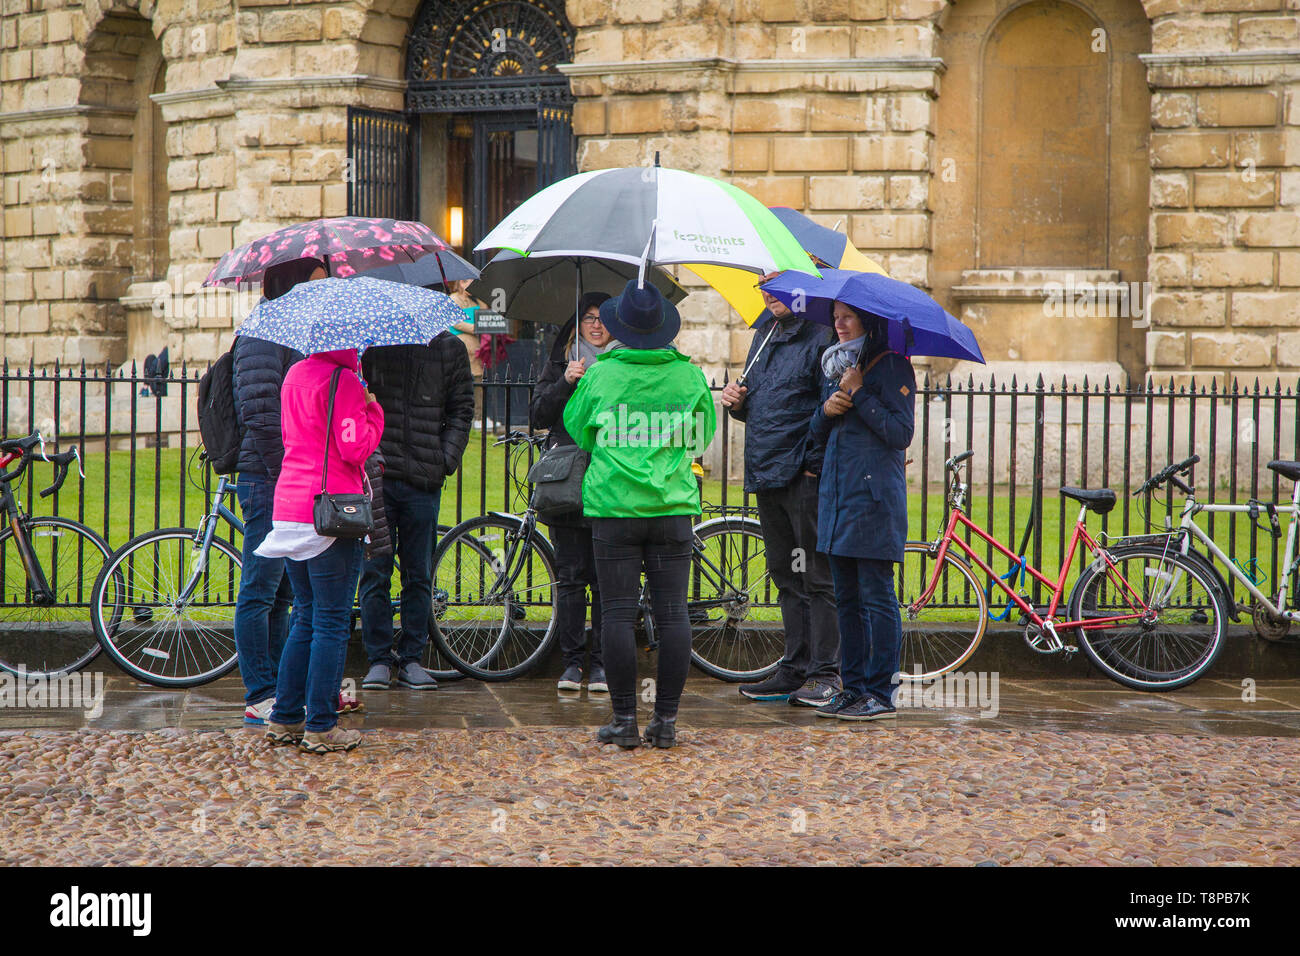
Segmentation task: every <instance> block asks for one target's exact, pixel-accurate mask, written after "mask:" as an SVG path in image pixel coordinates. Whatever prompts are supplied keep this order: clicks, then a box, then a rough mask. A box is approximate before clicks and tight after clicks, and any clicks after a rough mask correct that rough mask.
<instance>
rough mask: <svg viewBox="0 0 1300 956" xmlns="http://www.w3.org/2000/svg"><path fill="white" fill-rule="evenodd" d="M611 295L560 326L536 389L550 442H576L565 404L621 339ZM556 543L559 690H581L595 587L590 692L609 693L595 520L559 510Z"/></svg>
mask: <svg viewBox="0 0 1300 956" xmlns="http://www.w3.org/2000/svg"><path fill="white" fill-rule="evenodd" d="M608 299H609V295H608V294H607V293H604V292H588V293H587V294H586V295H584V296H583V297H582V298H581V299H580V300H579V302H578V315H579V316H580V317H581V318H580V320H579V321H578V322H576V323H575V322H574V320H573V319H570V320H569V321H568V322H566V323H565V324H564V325H563V326H561V327H560V331H559V334H558V335H557V336H556V338H555V345H554V346H553V347H552V348H551V359H550V361H549V362H547V363H546V368H544V369H543V370H542V374H541V377H540V378H539V379H538V380H537V387H536V388H535V389H534V390H533V404H532V408H531V412H532V425H533V428H534V429H542V428H549V429H550V434H549V435H548V436H547V439H546V447H547V448H554V447H556V446H557V445H572V444H573V443H574V442H573V438H572V437H570V435H569V433H568V432H567V431H565V430H564V422H563V421H562V419H563V417H564V406H565V405H566V404H567V403H568V401H569V399H570V398H571V397H572V396H573V393H574V391H575V390H576V389H577V387H578V383H579V382H581V381H582V378H583V376H584V375H586V374H587V372H588V371H590V370H591V369H592V368H593V367H595V365H596V360H597V359H598V358H600V356H601V355H603V354H605V353H606V352H608V351H609V350H610V349H611V348H613V347H614V346H615V345H616V344H617V343H616V342H615V341H614V337H613V336H611V335H610V334H609V330H608V329H606V328H605V326H604V325H602V324H601V321H600V307H601V305H602V304H603V303H604V302H605V301H607V300H608ZM547 524H549V525H550V528H551V543H552V544H553V545H554V546H555V568H556V577H557V581H556V583H555V587H556V590H557V591H558V592H559V595H558V597H557V599H556V611H555V617H556V622H557V626H558V629H559V632H560V634H559V640H560V653H561V654H562V655H563V656H564V672H563V673H562V674H561V675H560V680H559V683H558V685H557V687H558V689H559V690H581V689H582V673H583V668H582V665H583V664H584V663H585V660H584V658H585V657H586V656H587V588H588V587H590V588H591V664H590V669H589V670H588V671H587V692H588V693H598V694H606V693H609V684H608V683H606V680H605V666H604V664H603V663H602V661H601V656H600V584H599V582H598V581H597V579H596V553H595V551H593V550H592V542H591V519H590V518H587V517H585V516H584V515H583V514H582V511H581V510H579V511H578V512H577V513H575V514H566V515H554V516H551V517H550V518H549V519H548V520H547Z"/></svg>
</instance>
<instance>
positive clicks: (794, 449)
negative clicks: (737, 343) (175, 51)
mask: <svg viewBox="0 0 1300 956" xmlns="http://www.w3.org/2000/svg"><path fill="white" fill-rule="evenodd" d="M764 315H767V313H764ZM776 321H778V320H777V319H774V318H772V317H771V316H770V315H768V318H767V320H766V321H762V319H761V317H760V321H758V322H756V323H755V325H754V340H753V341H752V342H751V343H750V345H749V357H748V358H746V359H745V364H746V365H748V364H749V361H750V359H752V358H753V357H754V352H755V351H757V349H758V347H759V346H760V345H762V344H763V340H764V339H766V338H767V333H768V332H769V331H770V330H771V328H772V323H773V322H776ZM834 342H835V333H834V332H833V331H831V329H829V328H827V327H826V326H824V325H818V324H816V323H814V322H807V321H802V320H801V321H800V322H799V323H798V325H797V326H795V328H794V329H793V331H785V330H784V329H780V328H778V329H777V330H776V331H775V332H773V333H772V338H771V339H770V340H769V341H768V343H767V347H766V348H764V349H763V353H762V354H761V355H759V357H758V361H756V362H754V366H753V368H751V369H750V370H749V376H748V378H746V379H745V386H746V387H747V388H748V389H749V391H748V392H747V393H746V395H745V401H744V402H742V403H741V406H740V408H739V409H730V408H729V409H727V414H729V415H730V416H731V417H732V418H734V419H736V421H740V422H745V426H746V427H745V490H746V491H747V492H749V493H750V494H753V493H754V492H756V491H773V490H778V489H781V488H788V487H789V486H790V485H791V484H793V483H794V480H795V479H796V478H798V477H799V475H800V474H802V473H803V472H804V471H811V472H812V473H813V474H814V475H816V474H820V473H821V455H822V451H821V449H820V448H819V447H816V446H815V445H814V444H813V442H812V440H811V438H810V436H809V434H808V420H809V419H810V418H811V417H812V414H813V412H814V411H815V410H816V409H817V407H818V406H819V405H820V404H821V402H822V398H821V385H822V382H823V381H824V380H825V376H824V375H822V353H823V352H825V351H826V349H827V348H829V347H830V346H831V345H833V344H834Z"/></svg>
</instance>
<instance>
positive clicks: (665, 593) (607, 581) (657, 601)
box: [591, 515, 694, 717]
mask: <svg viewBox="0 0 1300 956" xmlns="http://www.w3.org/2000/svg"><path fill="white" fill-rule="evenodd" d="M693 526H694V525H693V522H692V519H691V516H690V515H672V516H670V517H663V518H593V519H592V526H591V536H592V539H593V540H592V543H593V546H594V550H595V555H596V575H597V577H598V578H599V579H600V606H601V611H602V616H601V621H602V625H601V639H602V643H603V644H604V650H605V673H606V678H607V679H608V681H609V695H610V702H611V703H612V704H613V707H614V713H615V714H632V713H635V712H636V635H635V633H634V630H635V627H636V617H637V607H638V605H639V603H640V597H641V571H642V569H643V568H644V570H645V576H646V583H647V585H648V586H649V588H650V606H651V608H653V610H654V616H655V633H656V635H657V637H658V639H659V673H658V675H657V680H656V686H655V713H656V714H659V715H661V716H663V717H675V716H677V706H678V704H679V703H680V702H681V698H682V688H683V687H685V686H686V672H687V671H689V670H690V667H691V622H690V619H689V618H688V616H687V614H686V586H687V581H688V579H689V577H690V571H691V536H692V528H693Z"/></svg>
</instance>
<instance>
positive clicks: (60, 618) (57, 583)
mask: <svg viewBox="0 0 1300 956" xmlns="http://www.w3.org/2000/svg"><path fill="white" fill-rule="evenodd" d="M22 527H23V531H24V533H25V535H26V538H27V542H28V544H29V545H30V546H31V552H32V556H33V557H34V558H35V559H36V563H37V564H38V565H40V568H41V572H42V573H43V574H44V576H45V583H46V584H48V585H49V588H50V591H52V592H53V594H54V602H53V603H52V604H38V603H37V597H36V595H35V594H34V593H33V591H32V588H31V586H30V583H29V582H28V580H27V569H26V568H25V567H24V566H23V562H22V558H21V557H20V556H19V553H18V542H17V541H15V540H14V539H13V529H12V528H5V529H4V531H3V532H0V670H6V671H8V672H9V673H11V674H15V675H18V676H22V677H57V676H59V675H61V674H70V673H72V672H73V671H76V670H79V669H80V668H82V667H85V666H86V665H87V664H88V663H90V662H91V661H92V660H94V658H95V655H96V654H98V653H99V641H98V640H97V639H96V637H95V628H94V625H93V624H92V623H91V611H90V606H91V603H92V602H91V594H92V592H93V587H92V585H93V584H94V581H95V578H96V577H98V576H99V573H100V571H101V570H102V569H103V567H104V563H105V562H106V561H107V560H108V558H109V555H110V554H111V553H112V549H111V548H109V546H108V545H107V544H106V543H105V542H104V539H103V538H101V537H100V536H99V535H97V534H95V532H93V531H91V530H90V529H89V528H87V527H86V526H85V525H83V524H78V523H77V522H75V521H70V520H69V519H67V518H28V519H27V520H25V521H24V522H23V525H22Z"/></svg>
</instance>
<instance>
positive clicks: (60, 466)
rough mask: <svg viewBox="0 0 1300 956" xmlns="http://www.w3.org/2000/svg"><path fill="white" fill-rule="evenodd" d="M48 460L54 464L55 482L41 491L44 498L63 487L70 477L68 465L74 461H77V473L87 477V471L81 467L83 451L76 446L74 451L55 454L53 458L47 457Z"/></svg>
mask: <svg viewBox="0 0 1300 956" xmlns="http://www.w3.org/2000/svg"><path fill="white" fill-rule="evenodd" d="M46 461H48V462H50V464H52V465H53V466H54V483H53V484H52V485H50V487H48V488H46V489H45V490H44V491H42V492H41V497H42V498H48V497H49V496H50V495H52V494H54V493H55V492H56V491H58V490H59V489H60V488H62V487H63V482H64V481H66V480H67V477H68V466H69V465H70V464H72V463H73V462H74V461H75V462H76V463H77V473H78V474H80V475H81V477H82V478H85V477H86V471H85V469H84V468H82V467H81V452H79V451H78V450H77V449H76V448H73V449H72V451H65V452H64V453H63V454H62V455H55V456H54V457H53V458H49V457H47V458H46Z"/></svg>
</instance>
